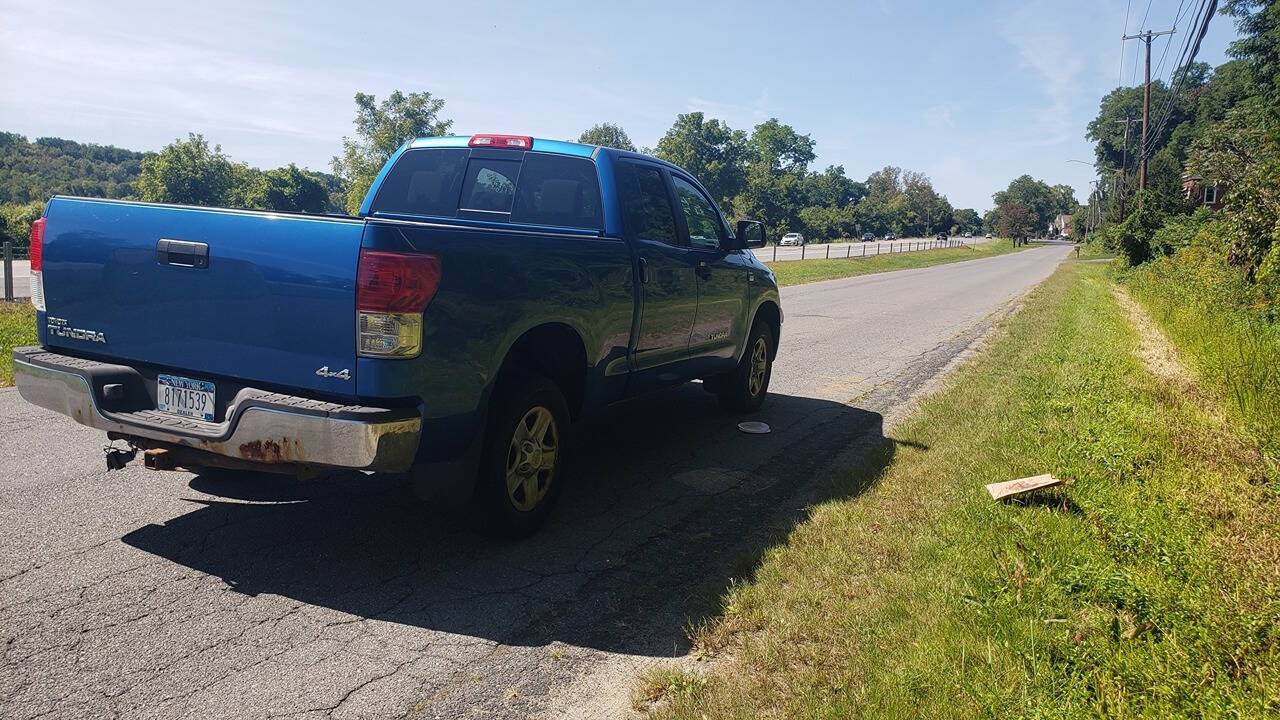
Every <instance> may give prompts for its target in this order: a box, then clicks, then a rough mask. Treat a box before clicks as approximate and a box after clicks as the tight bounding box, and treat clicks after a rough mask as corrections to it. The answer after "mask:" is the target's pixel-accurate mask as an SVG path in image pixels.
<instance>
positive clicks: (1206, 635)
mask: <svg viewBox="0 0 1280 720" xmlns="http://www.w3.org/2000/svg"><path fill="white" fill-rule="evenodd" d="M1111 282H1112V281H1111V279H1110V269H1109V268H1108V267H1107V266H1106V265H1104V264H1098V263H1065V264H1064V265H1063V267H1062V268H1061V269H1060V270H1059V271H1058V272H1057V273H1055V275H1054V276H1052V277H1051V278H1050V279H1049V280H1047V281H1046V282H1045V283H1044V284H1043V285H1041V286H1040V287H1039V288H1038V289H1037V290H1036V291H1034V293H1033V294H1032V295H1031V297H1030V298H1029V300H1028V302H1027V303H1026V306H1025V308H1024V309H1023V310H1022V312H1020V313H1019V314H1018V315H1016V316H1015V317H1013V318H1012V319H1011V320H1009V321H1008V323H1007V324H1006V327H1005V329H1004V330H1003V331H1002V332H1001V334H1000V335H999V336H998V337H997V338H996V339H995V340H993V341H992V343H991V344H990V345H989V346H988V347H987V349H986V350H984V351H983V353H982V354H981V355H980V356H979V358H977V359H976V360H975V361H974V362H972V363H970V364H968V365H966V366H965V367H963V368H961V369H960V370H959V371H958V372H957V375H956V376H955V377H954V378H953V379H952V380H951V381H950V382H949V383H948V385H947V387H946V389H945V390H943V391H942V392H941V393H939V394H937V395H935V396H933V397H931V398H929V399H928V400H926V401H925V402H924V403H923V404H922V405H921V407H920V408H919V409H918V410H917V411H916V412H915V413H913V415H912V416H911V417H910V418H909V419H908V420H907V421H905V422H904V423H902V424H901V425H900V426H898V427H897V428H896V429H895V430H894V431H893V435H894V442H893V443H891V444H886V448H887V449H885V450H883V451H882V452H885V453H892V458H891V462H889V464H888V466H887V469H886V470H884V471H882V472H880V473H878V474H877V476H875V477H871V478H867V477H860V475H859V473H860V472H866V470H865V469H864V470H860V468H867V467H879V466H881V465H882V463H877V462H871V463H866V462H861V463H859V464H858V465H857V466H856V467H849V468H842V469H837V470H836V471H835V472H834V473H833V474H832V476H831V477H830V478H828V480H827V482H828V483H829V493H830V494H829V497H831V498H832V499H829V500H827V501H825V502H822V503H820V504H818V505H816V506H815V507H814V508H813V509H812V512H811V516H810V517H809V519H807V520H806V521H805V522H804V523H802V524H800V525H798V526H797V527H795V528H794V529H793V531H792V532H791V534H790V536H789V537H788V538H787V539H786V541H785V542H783V543H782V544H780V545H778V546H776V547H774V548H772V549H770V550H769V551H768V552H767V553H766V555H765V557H764V559H763V561H762V564H761V566H760V567H759V568H758V570H757V572H756V573H755V576H754V578H753V579H752V580H750V581H744V582H742V583H739V584H735V585H734V586H733V587H732V588H731V589H730V590H729V591H728V592H727V593H726V595H725V597H724V599H723V603H724V605H723V614H722V615H721V617H720V618H718V619H716V620H715V621H713V622H711V623H710V624H708V625H706V626H704V627H701V628H699V629H697V630H696V632H695V633H694V642H695V647H696V648H697V651H698V652H699V653H700V654H702V655H719V656H721V658H722V659H721V660H720V661H719V662H718V663H717V664H715V665H713V666H711V669H710V670H709V671H708V672H709V675H708V676H707V677H706V678H704V679H703V680H702V681H701V682H698V683H687V682H686V683H682V684H679V690H680V691H679V692H671V693H670V694H668V695H664V694H663V693H662V692H661V691H660V690H657V691H655V690H654V689H653V688H652V687H650V688H649V689H648V690H647V693H646V694H647V696H648V697H661V698H665V699H664V700H663V701H662V702H659V703H658V704H657V705H655V706H654V710H653V712H654V714H656V715H658V716H660V717H678V718H737V717H804V718H844V717H873V718H881V717H903V718H907V717H1014V716H1031V717H1042V718H1051V717H1063V718H1066V717H1091V716H1113V717H1152V718H1156V717H1262V716H1266V715H1272V714H1274V713H1275V712H1277V711H1278V710H1280V678H1277V676H1276V669H1277V662H1276V661H1277V642H1278V637H1280V601H1278V598H1277V593H1278V591H1277V587H1280V583H1277V582H1276V581H1275V573H1276V572H1277V570H1276V568H1277V567H1280V540H1278V539H1277V538H1278V536H1277V518H1280V513H1278V512H1277V510H1280V500H1277V496H1276V493H1275V492H1274V489H1273V488H1274V487H1276V481H1275V479H1274V478H1272V479H1268V478H1265V477H1262V476H1260V474H1259V473H1260V471H1259V469H1258V467H1257V465H1258V464H1257V462H1256V459H1257V458H1256V452H1254V451H1251V450H1249V449H1248V446H1247V444H1245V443H1242V442H1240V440H1239V438H1238V436H1237V435H1236V434H1235V433H1234V432H1232V431H1231V430H1229V429H1228V428H1225V427H1223V426H1222V425H1221V424H1220V423H1219V421H1217V420H1214V419H1213V418H1212V417H1210V416H1208V415H1206V414H1205V413H1203V412H1202V411H1200V410H1198V409H1197V408H1196V407H1195V406H1194V404H1193V403H1191V402H1189V401H1187V400H1186V399H1185V398H1184V397H1182V396H1181V395H1179V394H1178V393H1177V391H1176V390H1174V389H1171V388H1170V387H1168V386H1167V385H1166V384H1162V383H1160V382H1158V381H1157V380H1156V379H1155V378H1153V377H1152V376H1151V375H1150V374H1149V373H1148V372H1147V370H1146V369H1145V368H1144V367H1143V365H1142V364H1141V361H1140V360H1138V359H1136V357H1135V355H1134V353H1133V349H1134V347H1135V343H1136V342H1137V336H1136V334H1135V332H1134V330H1133V329H1132V328H1131V327H1130V325H1129V324H1128V321H1127V320H1126V318H1125V317H1124V316H1123V315H1122V312H1121V310H1120V308H1119V307H1118V305H1117V304H1116V301H1115V298H1114V296H1113V295H1112V293H1111ZM1041 472H1053V473H1054V474H1055V475H1057V476H1058V477H1063V478H1069V479H1071V480H1073V481H1074V482H1073V483H1072V484H1071V485H1069V486H1066V487H1063V488H1058V489H1053V490H1048V491H1042V492H1041V493H1040V494H1038V495H1036V496H1034V497H1031V498H1029V499H1026V500H1024V501H1020V502H1014V503H1009V504H1003V503H996V502H993V501H991V500H990V498H989V497H988V496H987V494H986V492H985V490H984V489H983V485H984V484H985V483H988V482H993V481H1000V480H1008V479H1013V478H1017V477H1022V476H1026V475H1034V474H1038V473H1041ZM868 485H869V487H867V489H865V490H864V491H862V492H861V493H860V494H857V489H858V488H862V487H866V486H868ZM654 681H655V678H654V677H649V678H645V679H643V680H642V682H647V683H649V684H652V683H653V682H654Z"/></svg>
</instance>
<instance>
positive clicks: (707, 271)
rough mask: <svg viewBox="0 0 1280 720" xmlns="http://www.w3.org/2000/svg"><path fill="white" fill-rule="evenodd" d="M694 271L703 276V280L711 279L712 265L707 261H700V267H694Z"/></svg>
mask: <svg viewBox="0 0 1280 720" xmlns="http://www.w3.org/2000/svg"><path fill="white" fill-rule="evenodd" d="M694 272H696V273H698V277H700V278H702V279H703V280H710V279H711V266H710V265H708V264H707V263H706V262H700V263H698V267H696V268H694Z"/></svg>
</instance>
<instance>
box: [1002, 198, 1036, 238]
mask: <svg viewBox="0 0 1280 720" xmlns="http://www.w3.org/2000/svg"><path fill="white" fill-rule="evenodd" d="M996 210H997V212H998V213H999V216H1000V224H999V225H998V226H997V227H996V232H997V233H999V234H1000V236H1001V237H1007V238H1012V239H1013V244H1014V245H1021V244H1022V243H1025V242H1026V241H1027V238H1029V237H1031V235H1032V233H1033V232H1034V229H1035V222H1036V214H1035V213H1034V212H1032V210H1031V208H1029V207H1027V206H1026V205H1023V204H1022V203H1018V202H1009V203H1001V204H1000V206H999V207H998V208H996Z"/></svg>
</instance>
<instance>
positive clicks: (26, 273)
mask: <svg viewBox="0 0 1280 720" xmlns="http://www.w3.org/2000/svg"><path fill="white" fill-rule="evenodd" d="M3 283H4V263H3V262H0V300H3V299H4V296H3V293H4V284H3ZM13 295H14V297H20V298H25V297H31V263H30V262H29V261H27V260H14V261H13Z"/></svg>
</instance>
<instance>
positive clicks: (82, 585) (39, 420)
mask: <svg viewBox="0 0 1280 720" xmlns="http://www.w3.org/2000/svg"><path fill="white" fill-rule="evenodd" d="M1068 251H1069V250H1068V248H1066V247H1062V246H1048V247H1038V248H1033V249H1031V250H1027V251H1025V252H1021V253H1015V254H1010V255H1003V256H999V257H993V258H986V259H981V260H973V261H967V262H961V263H954V264H950V265H941V266H935V267H931V268H924V269H919V270H908V271H902V272H896V273H886V274H880V275H870V276H864V277H860V278H852V279H847V280H835V281H829V282H823V283H815V284H811V285H804V286H799V287H794V288H787V289H786V290H784V292H783V305H784V312H785V313H786V322H785V324H784V325H783V332H782V343H781V351H780V354H779V358H778V361H777V364H776V365H775V370H774V375H773V383H772V387H771V388H770V390H771V397H770V398H769V400H768V402H767V403H766V405H765V407H764V408H763V409H762V410H761V411H760V412H759V413H757V414H756V415H754V416H753V417H752V418H751V419H757V420H763V421H765V422H767V423H769V424H770V425H771V426H772V428H773V432H772V433H771V434H768V435H762V436H761V435H746V434H743V433H741V432H739V431H738V430H737V428H736V423H737V422H738V420H739V418H737V417H733V416H730V415H726V414H724V413H723V412H721V411H720V410H719V409H718V408H717V406H716V404H715V402H714V400H713V398H712V397H711V396H710V395H707V394H706V393H703V392H702V391H701V389H700V388H699V386H698V385H697V384H696V383H692V384H689V385H686V386H684V387H681V388H676V389H674V390H671V391H667V392H663V393H660V394H658V395H656V396H653V397H648V398H643V399H640V400H637V401H633V402H630V403H627V404H624V405H620V406H618V407H615V408H611V409H609V410H607V411H605V412H604V413H602V414H601V415H599V416H598V417H596V418H594V419H592V420H591V421H590V422H588V423H584V424H582V425H581V426H580V427H578V428H577V430H576V433H575V435H576V440H575V444H576V446H577V455H576V459H575V460H574V462H573V464H572V465H571V466H570V467H569V468H568V469H567V472H566V477H565V480H566V482H568V483H570V486H569V487H566V489H565V490H566V491H565V493H564V495H563V496H562V498H561V503H560V505H559V507H558V508H557V510H556V512H555V513H554V514H553V516H552V519H551V521H550V523H549V524H548V526H547V527H546V528H545V529H544V530H543V531H542V532H540V533H539V534H538V535H536V536H534V537H532V538H530V539H528V540H525V541H523V542H520V543H514V544H513V543H509V542H500V541H497V540H493V539H489V538H485V537H482V536H479V535H477V534H475V533H473V532H471V531H470V530H468V529H467V528H466V527H465V525H463V524H461V523H459V522H457V521H455V520H452V519H451V516H450V515H448V514H447V513H445V512H443V511H440V510H438V509H435V508H433V507H431V506H430V505H429V504H427V503H424V502H422V501H419V500H418V499H417V498H416V497H415V495H414V493H413V492H412V490H411V488H410V487H409V486H408V484H407V483H405V482H403V481H399V480H395V479H389V478H382V477H368V476H364V475H359V474H347V475H341V476H338V477H333V478H329V479H324V480H318V481H311V482H297V481H294V480H291V479H281V478H277V477H272V476H266V475H242V476H234V475H209V476H194V475H189V474H185V473H173V472H155V471H147V470H144V469H142V468H140V467H135V466H130V467H129V468H127V469H125V470H123V471H119V472H112V473H107V472H106V471H105V465H104V463H103V453H102V447H103V445H104V444H105V437H104V436H103V435H102V434H100V433H98V432H96V431H92V430H88V429H86V428H83V427H81V426H78V425H76V424H75V423H74V422H72V421H71V420H70V419H69V418H66V417H62V416H59V415H54V414H52V413H48V412H45V411H43V410H39V409H37V408H34V407H31V406H29V405H27V404H26V403H24V402H23V401H22V399H21V398H20V397H19V396H18V394H17V393H16V391H13V390H3V391H0V468H2V470H0V578H2V579H0V642H2V643H3V657H2V658H0V718H35V717H51V718H53V717H56V718H76V719H78V720H82V719H84V718H101V717H130V718H133V717H137V718H219V717H226V718H273V717H296V718H327V717H334V718H374V717H379V718H380V717H406V716H408V717H428V718H433V717H440V718H472V717H474V718H481V717H483V718H490V717H500V718H524V717H548V718H551V717H555V718H559V717H621V716H625V715H626V713H628V712H629V706H628V699H627V692H628V688H629V686H630V684H631V682H632V680H633V678H634V677H635V673H636V671H637V669H638V668H641V667H644V666H645V665H647V664H650V663H655V662H664V661H665V660H664V658H680V657H682V656H684V655H685V654H686V653H687V651H688V641H687V638H686V635H685V629H686V628H687V627H688V626H689V624H690V623H696V622H697V621H699V620H700V619H702V618H705V617H709V616H711V615H713V614H714V613H715V610H716V602H717V597H718V596H719V594H720V593H721V592H722V591H723V590H724V589H725V587H726V585H727V583H728V582H730V579H731V578H734V577H743V576H744V574H746V573H748V572H749V571H750V569H751V568H752V567H753V566H754V565H755V563H756V562H757V561H758V559H759V557H760V553H761V552H762V550H763V549H764V548H765V547H767V546H768V545H769V544H770V543H771V542H776V541H777V540H778V539H779V538H781V537H785V533H786V532H787V531H788V530H789V529H790V528H791V527H793V526H794V524H795V523H796V522H798V521H800V520H802V519H803V518H804V516H805V512H806V507H807V506H809V505H810V504H811V503H813V502H814V501H815V500H817V499H820V495H819V492H820V491H819V489H818V488H817V487H816V486H817V485H819V483H817V482H815V478H817V477H819V476H820V475H821V473H822V471H823V469H824V468H825V467H827V466H828V465H829V464H830V463H831V462H833V461H834V460H836V459H840V460H841V461H848V460H849V459H850V458H853V459H854V460H856V459H857V458H858V457H865V456H866V453H867V451H868V450H869V449H871V448H875V447H886V448H891V447H892V443H891V441H889V440H886V439H885V433H886V427H888V426H890V425H891V424H892V423H893V422H894V421H895V420H896V419H897V418H898V417H900V416H901V415H902V413H903V412H904V411H905V409H906V407H907V405H908V404H909V402H910V399H911V398H912V397H913V396H914V395H915V394H917V393H918V392H919V391H920V390H921V389H922V388H926V387H928V386H929V384H930V382H931V381H932V380H934V379H935V378H937V377H938V376H939V374H940V373H942V372H943V371H944V369H945V368H946V367H948V365H949V364H951V363H953V362H955V361H956V359H957V358H959V357H962V353H963V352H964V351H965V349H966V348H968V347H970V346H971V345H972V344H973V343H974V341H975V340H976V339H978V338H980V337H982V335H983V334H984V333H985V331H986V330H987V329H988V328H989V327H990V326H991V324H992V323H993V322H994V321H995V319H997V318H998V317H999V316H1000V314H1001V313H1004V312H1007V311H1008V310H1009V308H1011V307H1012V306H1013V305H1014V303H1015V301H1016V299H1017V298H1018V297H1019V296H1020V295H1022V294H1023V293H1024V292H1025V291H1027V290H1029V289H1030V288H1032V287H1033V286H1034V285H1035V284H1037V283H1038V282H1040V281H1041V280H1043V279H1044V278H1045V277H1047V276H1048V275H1049V273H1050V272H1052V270H1053V269H1054V267H1055V266H1056V265H1057V264H1058V263H1059V262H1060V261H1061V260H1062V259H1063V257H1065V256H1066V254H1067V252H1068ZM881 455H883V454H881V453H877V454H876V456H877V457H879V456H881Z"/></svg>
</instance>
